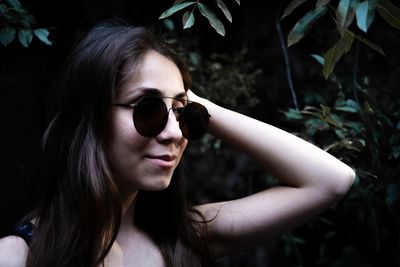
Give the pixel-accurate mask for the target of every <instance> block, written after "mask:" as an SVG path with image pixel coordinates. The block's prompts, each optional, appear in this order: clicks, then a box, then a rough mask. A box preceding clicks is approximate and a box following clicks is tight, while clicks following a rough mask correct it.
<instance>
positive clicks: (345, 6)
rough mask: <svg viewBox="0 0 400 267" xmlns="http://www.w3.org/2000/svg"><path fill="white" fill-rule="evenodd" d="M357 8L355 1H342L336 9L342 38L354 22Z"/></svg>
mask: <svg viewBox="0 0 400 267" xmlns="http://www.w3.org/2000/svg"><path fill="white" fill-rule="evenodd" d="M355 8H356V1H355V0H340V2H339V5H338V7H337V9H336V20H337V28H338V31H339V33H340V34H341V35H342V36H343V35H344V32H345V31H346V30H347V28H348V27H349V26H350V24H351V23H352V22H353V20H354V17H355Z"/></svg>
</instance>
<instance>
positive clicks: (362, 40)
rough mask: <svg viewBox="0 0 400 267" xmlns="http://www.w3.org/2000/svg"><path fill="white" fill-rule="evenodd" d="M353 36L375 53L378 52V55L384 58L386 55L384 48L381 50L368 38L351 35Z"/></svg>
mask: <svg viewBox="0 0 400 267" xmlns="http://www.w3.org/2000/svg"><path fill="white" fill-rule="evenodd" d="M350 34H353V35H354V37H355V38H357V40H359V41H361V42H363V43H364V44H365V45H367V46H369V47H370V48H372V49H374V50H375V51H377V52H378V53H380V54H381V55H383V56H386V55H385V52H383V50H382V48H380V47H379V46H378V45H377V44H375V43H373V42H371V41H370V40H368V39H367V38H364V37H362V36H361V35H358V34H357V35H355V34H354V33H350Z"/></svg>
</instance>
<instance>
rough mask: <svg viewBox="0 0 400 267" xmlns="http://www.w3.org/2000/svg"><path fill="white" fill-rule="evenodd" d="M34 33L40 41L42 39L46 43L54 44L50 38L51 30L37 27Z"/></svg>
mask: <svg viewBox="0 0 400 267" xmlns="http://www.w3.org/2000/svg"><path fill="white" fill-rule="evenodd" d="M33 34H34V35H35V36H36V37H37V38H39V40H40V41H42V43H45V44H47V45H52V42H51V41H50V40H49V39H48V37H49V31H48V30H46V29H42V28H39V29H35V30H33Z"/></svg>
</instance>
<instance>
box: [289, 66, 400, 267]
mask: <svg viewBox="0 0 400 267" xmlns="http://www.w3.org/2000/svg"><path fill="white" fill-rule="evenodd" d="M395 73H396V72H393V74H392V76H394V75H395ZM362 80H363V81H362V84H361V87H360V89H359V90H360V96H361V97H360V100H359V102H356V101H354V100H352V99H351V98H348V97H347V95H349V94H350V93H351V91H352V90H353V88H351V87H352V83H351V82H348V81H346V77H337V76H336V75H335V74H333V75H332V76H331V78H330V82H331V87H330V90H336V91H337V97H336V99H329V100H328V102H329V103H328V104H320V105H319V106H312V105H308V106H306V107H305V108H304V109H302V110H300V111H299V110H294V109H289V110H287V111H285V112H284V114H285V117H286V118H287V119H288V120H289V121H291V122H292V123H300V126H299V128H300V129H302V131H301V132H299V133H298V134H299V135H301V137H303V138H304V139H308V140H310V141H311V142H314V143H315V144H316V145H318V146H320V147H324V149H325V150H326V151H328V152H330V153H332V154H334V155H335V156H337V157H339V158H340V159H341V160H343V161H345V162H347V163H348V164H349V165H350V166H352V167H353V168H354V169H355V170H356V173H357V178H356V183H355V185H354V186H353V188H352V191H351V192H350V193H349V194H348V195H347V196H346V198H345V199H344V200H343V201H341V204H340V206H341V209H340V210H339V209H337V212H338V213H339V214H341V216H345V220H346V221H347V223H346V224H348V226H347V227H349V228H350V229H349V228H347V227H346V228H347V229H346V228H343V227H344V226H343V225H341V224H343V222H338V221H336V222H335V223H331V225H330V226H329V227H328V229H329V230H328V231H327V230H325V231H324V232H321V231H320V230H319V229H320V228H321V224H320V223H319V224H318V223H315V222H314V223H313V222H312V223H309V224H307V226H306V227H305V229H306V230H304V229H303V231H306V232H307V233H308V234H304V233H303V234H304V235H303V237H302V238H304V242H307V241H308V240H309V239H310V233H314V238H315V233H316V232H320V233H321V234H322V235H321V236H320V237H318V238H320V241H319V242H321V248H323V249H322V250H321V251H319V252H318V253H319V254H318V260H317V261H316V262H315V263H314V265H315V266H398V265H399V263H400V259H399V256H398V255H397V254H396V252H395V251H399V250H400V245H399V243H398V240H399V239H400V233H399V232H398V229H400V228H399V227H400V219H399V216H398V215H396V214H398V212H399V210H398V207H399V204H400V190H399V186H400V169H399V168H398V163H399V161H400V131H399V130H400V103H399V102H398V101H396V99H399V96H400V95H399V92H391V91H390V90H388V89H390V84H389V82H388V83H387V84H386V85H384V88H374V87H373V85H372V84H371V83H370V79H369V77H367V76H365V77H363V79H362ZM385 89H386V90H385ZM388 92H390V93H388ZM390 94H393V95H390ZM336 220H339V219H338V218H336ZM342 221H343V219H342ZM307 227H308V229H307ZM343 232H346V233H347V236H343V234H342V235H340V233H343ZM338 235H340V236H338ZM338 240H340V246H338V245H337V244H336V243H337V242H338ZM286 244H287V242H286ZM308 249H309V247H308ZM332 251H341V253H342V255H341V256H340V257H338V258H336V259H335V258H333V257H332ZM360 255H364V256H361V257H360Z"/></svg>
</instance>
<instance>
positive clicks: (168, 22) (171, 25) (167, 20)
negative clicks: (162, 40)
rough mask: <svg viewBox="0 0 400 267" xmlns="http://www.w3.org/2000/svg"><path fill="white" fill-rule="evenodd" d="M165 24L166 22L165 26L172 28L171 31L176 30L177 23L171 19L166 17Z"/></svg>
mask: <svg viewBox="0 0 400 267" xmlns="http://www.w3.org/2000/svg"><path fill="white" fill-rule="evenodd" d="M163 24H164V26H165V28H167V29H168V30H170V31H173V30H175V24H174V22H173V21H172V20H171V19H164V20H163Z"/></svg>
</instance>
